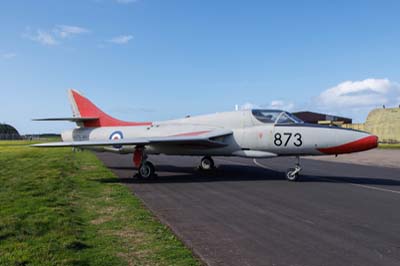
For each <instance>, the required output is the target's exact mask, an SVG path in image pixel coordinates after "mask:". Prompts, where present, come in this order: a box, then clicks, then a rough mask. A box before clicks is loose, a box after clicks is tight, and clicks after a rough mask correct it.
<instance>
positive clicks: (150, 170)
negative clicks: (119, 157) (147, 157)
mask: <svg viewBox="0 0 400 266" xmlns="http://www.w3.org/2000/svg"><path fill="white" fill-rule="evenodd" d="M154 173H155V168H154V165H153V164H152V163H151V162H145V163H142V164H141V165H140V167H139V177H142V178H150V177H152V176H153V175H154Z"/></svg>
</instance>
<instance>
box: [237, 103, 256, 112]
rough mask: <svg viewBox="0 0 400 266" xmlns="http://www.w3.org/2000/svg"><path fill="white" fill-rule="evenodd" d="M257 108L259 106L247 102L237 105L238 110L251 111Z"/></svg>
mask: <svg viewBox="0 0 400 266" xmlns="http://www.w3.org/2000/svg"><path fill="white" fill-rule="evenodd" d="M257 108H259V106H258V105H257V104H254V103H249V102H246V103H244V104H241V105H239V110H251V109H257Z"/></svg>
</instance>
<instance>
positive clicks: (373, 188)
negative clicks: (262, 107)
mask: <svg viewBox="0 0 400 266" xmlns="http://www.w3.org/2000/svg"><path fill="white" fill-rule="evenodd" d="M253 162H254V164H256V165H257V166H259V167H261V168H264V169H268V170H272V169H271V168H269V167H267V166H265V165H263V164H261V163H259V162H257V160H256V159H253ZM318 178H319V179H321V180H327V181H337V180H335V179H333V178H329V177H318ZM341 181H343V180H341ZM343 182H344V183H348V184H351V185H353V186H356V187H361V188H366V189H372V190H378V191H382V192H390V193H395V194H400V191H397V190H391V189H387V188H380V187H375V186H368V185H362V184H355V183H352V182H346V181H343Z"/></svg>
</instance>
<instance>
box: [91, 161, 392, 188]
mask: <svg viewBox="0 0 400 266" xmlns="http://www.w3.org/2000/svg"><path fill="white" fill-rule="evenodd" d="M109 169H111V170H112V171H114V172H115V173H117V174H118V173H119V172H120V171H124V172H126V171H129V172H130V173H135V172H136V168H135V167H109ZM157 172H158V173H159V175H158V176H156V177H154V178H150V179H139V178H136V177H128V178H117V179H115V178H108V179H97V180H98V181H99V182H104V183H138V184H140V183H193V182H221V181H229V182H232V181H272V180H282V181H285V182H286V180H285V176H284V175H285V174H284V173H283V172H280V171H275V170H269V169H262V168H259V167H255V166H238V165H220V166H218V168H216V169H214V170H212V171H209V172H204V171H200V170H198V169H197V168H194V167H177V166H171V165H157ZM125 176H126V174H125ZM299 182H309V183H332V184H336V183H353V184H362V185H384V186H400V179H399V180H396V179H388V178H374V177H362V176H358V177H354V176H322V175H321V176H319V175H318V176H317V175H302V176H301V178H300V181H299Z"/></svg>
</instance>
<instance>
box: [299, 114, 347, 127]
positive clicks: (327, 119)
mask: <svg viewBox="0 0 400 266" xmlns="http://www.w3.org/2000/svg"><path fill="white" fill-rule="evenodd" d="M293 114H294V115H295V116H297V117H298V118H300V119H301V120H303V121H304V122H306V123H312V124H351V123H352V122H353V120H352V119H351V118H347V117H341V116H336V115H328V114H321V113H315V112H309V111H304V112H297V113H293Z"/></svg>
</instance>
